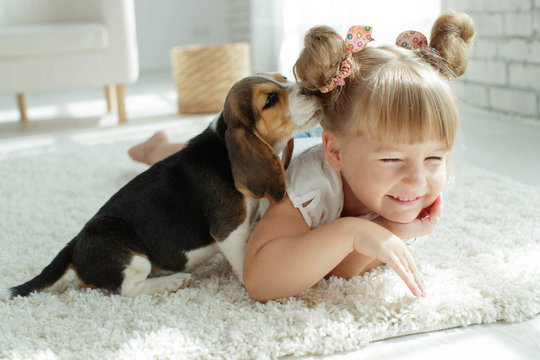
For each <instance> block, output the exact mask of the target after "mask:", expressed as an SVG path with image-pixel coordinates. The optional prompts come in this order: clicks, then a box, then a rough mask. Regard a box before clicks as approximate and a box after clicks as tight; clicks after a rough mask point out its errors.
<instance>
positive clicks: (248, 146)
mask: <svg viewBox="0 0 540 360" xmlns="http://www.w3.org/2000/svg"><path fill="white" fill-rule="evenodd" d="M225 141H226V143H227V151H228V153H229V160H230V162H231V169H232V175H233V178H234V184H235V186H236V188H237V189H238V191H240V192H241V193H242V194H244V195H246V196H249V197H252V198H255V199H260V198H263V197H266V198H268V200H269V201H270V203H273V202H276V201H280V200H281V199H283V196H285V189H286V180H285V170H284V169H283V166H282V165H281V161H280V160H279V156H278V155H277V154H276V152H275V151H274V149H273V148H272V147H271V146H270V145H269V144H268V143H267V142H266V141H264V140H263V139H262V138H261V137H260V136H259V135H258V134H257V133H256V132H254V131H252V130H250V129H248V128H247V127H245V126H243V125H239V126H235V127H233V128H229V129H227V131H226V133H225Z"/></svg>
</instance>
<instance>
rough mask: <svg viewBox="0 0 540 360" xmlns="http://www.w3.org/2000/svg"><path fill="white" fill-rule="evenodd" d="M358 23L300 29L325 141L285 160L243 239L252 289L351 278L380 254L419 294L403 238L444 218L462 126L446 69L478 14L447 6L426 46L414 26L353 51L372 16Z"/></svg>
mask: <svg viewBox="0 0 540 360" xmlns="http://www.w3.org/2000/svg"><path fill="white" fill-rule="evenodd" d="M356 29H357V30H358V28H356ZM355 31H356V30H355ZM355 31H352V33H349V34H348V37H349V38H350V39H349V40H350V41H347V39H345V40H344V39H343V38H342V37H341V36H340V35H339V34H337V33H336V32H335V31H334V30H333V29H331V28H329V27H324V26H323V27H316V28H313V29H311V30H310V31H309V32H308V33H307V34H306V37H305V43H304V45H305V48H304V50H303V51H302V53H301V55H300V57H299V59H298V61H297V62H296V64H295V68H294V71H295V75H296V77H297V81H298V82H299V83H300V84H301V86H302V87H304V88H305V89H306V91H311V92H316V93H318V94H319V97H320V100H321V104H322V109H323V113H324V120H323V122H322V124H321V125H322V127H323V128H324V131H323V135H322V144H321V145H319V146H315V147H314V148H311V149H308V150H307V151H306V152H304V153H302V154H301V155H299V156H298V157H297V159H296V160H295V162H294V163H293V164H291V166H290V167H289V169H288V170H287V180H288V190H287V195H286V196H285V198H284V199H283V200H282V201H280V202H277V203H274V204H272V205H270V207H269V208H268V210H267V211H266V213H265V214H264V216H263V217H262V219H261V220H260V222H259V223H258V225H257V226H256V228H255V229H254V231H253V233H252V235H251V238H250V240H249V241H248V244H247V248H246V255H245V260H244V283H245V286H246V289H247V290H248V292H249V294H250V296H251V297H252V298H253V299H255V300H258V301H266V300H269V299H276V298H283V297H288V296H293V295H297V294H299V293H300V292H302V291H304V290H306V289H308V288H310V287H312V286H313V285H315V284H316V283H317V282H318V281H320V280H321V279H323V278H324V277H327V276H331V275H335V276H340V277H344V278H350V277H352V276H355V275H361V274H363V273H365V272H366V271H369V270H370V269H372V268H374V267H376V266H378V265H380V264H387V265H389V266H390V267H391V268H392V269H393V270H394V271H395V272H396V273H397V274H398V275H399V276H400V277H401V278H402V279H403V281H404V282H405V284H406V285H407V286H408V288H409V289H410V291H411V292H412V293H413V294H414V295H415V296H425V285H424V283H423V281H422V279H421V275H420V273H419V271H418V270H417V268H416V266H415V262H414V260H413V258H412V256H411V254H410V253H409V251H408V250H407V247H406V245H405V244H404V242H403V240H402V239H404V238H411V237H415V236H421V235H425V234H428V233H430V232H431V231H432V230H433V229H434V227H435V225H436V224H437V222H438V220H439V217H440V214H441V208H442V197H441V191H442V189H443V185H444V183H445V178H446V159H447V156H448V153H449V152H450V150H451V149H452V146H453V144H454V141H455V138H456V132H457V127H458V112H457V109H456V104H455V100H454V96H453V94H452V91H451V89H450V85H449V80H450V79H452V78H454V77H457V76H460V75H462V74H463V73H464V71H465V67H466V49H467V45H468V44H469V42H470V41H471V39H472V37H473V34H474V26H473V23H472V20H471V18H470V17H469V16H467V15H465V14H460V13H448V14H445V15H442V16H441V17H439V18H438V19H437V21H436V22H435V24H434V26H433V29H432V33H431V40H430V42H429V46H428V45H427V41H426V40H425V39H424V38H422V35H421V34H419V33H417V32H414V31H409V32H404V33H402V34H401V35H400V38H399V39H398V45H396V46H382V47H372V46H368V47H364V46H365V44H362V45H363V46H362V49H360V50H358V49H354V52H353V51H351V50H350V49H349V48H348V46H351V48H352V47H353V46H352V45H351V44H350V42H351V41H354V37H355V36H358V39H359V40H362V41H358V42H359V43H360V42H362V43H365V42H369V41H370V40H371V39H370V37H371V29H370V28H369V27H364V28H363V29H360V30H358V31H359V32H358V34H357V33H356V32H355ZM353 45H354V46H355V47H356V44H353Z"/></svg>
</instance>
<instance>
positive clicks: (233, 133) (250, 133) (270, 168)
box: [223, 74, 321, 202]
mask: <svg viewBox="0 0 540 360" xmlns="http://www.w3.org/2000/svg"><path fill="white" fill-rule="evenodd" d="M319 108H320V106H319V103H318V101H317V99H316V97H315V96H309V95H303V94H302V92H301V90H300V88H299V87H298V86H297V85H296V84H295V83H292V82H288V81H287V79H286V78H284V77H283V76H281V75H279V74H272V75H267V74H261V75H255V76H250V77H247V78H244V79H242V80H240V81H238V82H237V83H236V84H235V85H234V86H233V87H232V88H231V90H230V91H229V93H228V95H227V99H226V100H225V105H224V108H223V118H224V121H225V123H226V127H227V130H226V133H225V141H226V143H227V149H228V152H229V159H230V161H231V167H232V173H233V177H234V181H235V185H236V188H237V189H238V190H239V191H240V192H242V193H243V194H244V195H247V196H249V197H251V198H255V199H260V198H263V197H266V198H268V200H270V202H274V201H279V200H281V199H282V198H283V196H284V195H285V190H286V180H285V170H284V167H283V165H282V163H281V161H280V159H279V156H278V153H279V152H281V151H282V150H283V149H284V148H285V146H286V145H287V142H288V141H289V140H290V141H292V139H291V138H292V137H293V136H294V135H296V134H298V133H300V132H302V131H305V130H307V129H309V128H312V127H313V126H315V125H317V124H318V122H319V121H320V114H321V112H320V110H319ZM291 144H292V143H289V146H287V150H288V152H290V153H288V154H285V157H286V158H288V159H286V160H284V162H287V163H288V160H290V154H292V146H291Z"/></svg>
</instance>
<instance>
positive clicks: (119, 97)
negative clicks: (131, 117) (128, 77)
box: [115, 85, 127, 123]
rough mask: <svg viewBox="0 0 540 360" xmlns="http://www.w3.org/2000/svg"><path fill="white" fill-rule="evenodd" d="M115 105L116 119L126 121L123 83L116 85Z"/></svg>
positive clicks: (121, 121)
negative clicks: (116, 110)
mask: <svg viewBox="0 0 540 360" xmlns="http://www.w3.org/2000/svg"><path fill="white" fill-rule="evenodd" d="M115 89H116V106H117V108H118V121H119V122H120V123H125V122H127V116H126V104H125V100H124V85H116V86H115Z"/></svg>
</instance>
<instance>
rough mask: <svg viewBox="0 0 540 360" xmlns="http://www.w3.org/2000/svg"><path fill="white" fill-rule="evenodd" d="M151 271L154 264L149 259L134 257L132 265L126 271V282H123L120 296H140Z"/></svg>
mask: <svg viewBox="0 0 540 360" xmlns="http://www.w3.org/2000/svg"><path fill="white" fill-rule="evenodd" d="M151 270H152V264H151V263H150V261H149V260H148V259H147V258H145V257H142V256H137V255H135V256H133V258H132V259H131V264H129V265H128V267H127V268H126V269H125V270H124V281H123V282H122V287H121V289H120V295H123V296H136V295H138V294H139V293H140V292H141V291H142V289H143V287H144V282H145V281H146V279H147V278H148V275H149V274H150V271H151Z"/></svg>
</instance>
